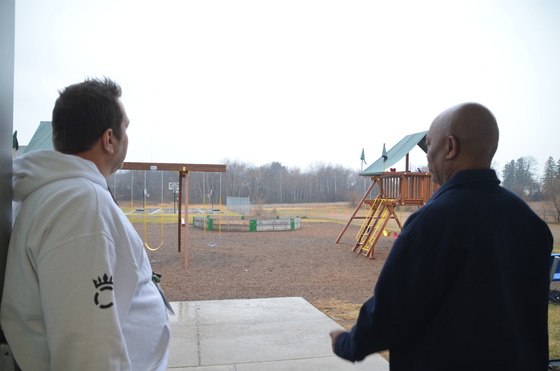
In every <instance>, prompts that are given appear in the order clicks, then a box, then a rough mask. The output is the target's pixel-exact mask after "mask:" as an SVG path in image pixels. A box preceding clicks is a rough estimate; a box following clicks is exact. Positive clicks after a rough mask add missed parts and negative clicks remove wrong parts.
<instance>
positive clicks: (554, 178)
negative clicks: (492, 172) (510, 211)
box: [502, 156, 560, 223]
mask: <svg viewBox="0 0 560 371" xmlns="http://www.w3.org/2000/svg"><path fill="white" fill-rule="evenodd" d="M537 165H538V163H537V160H536V159H535V158H534V157H533V156H525V157H520V158H518V159H517V160H511V161H510V162H508V163H506V164H505V165H504V167H503V170H502V185H503V186H504V187H505V188H507V189H509V190H510V191H512V192H513V193H515V194H516V195H518V196H519V197H521V198H523V199H524V200H526V201H543V200H545V201H550V203H551V205H552V209H553V213H554V215H553V219H554V221H555V222H556V223H560V159H559V160H554V158H553V157H549V158H548V159H547V160H546V162H545V165H544V171H543V174H542V176H541V177H540V179H539V178H538V176H537V170H536V169H537Z"/></svg>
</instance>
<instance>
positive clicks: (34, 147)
mask: <svg viewBox="0 0 560 371" xmlns="http://www.w3.org/2000/svg"><path fill="white" fill-rule="evenodd" d="M45 149H53V143H52V124H51V122H50V121H41V123H39V127H38V128H37V130H36V131H35V134H33V137H32V138H31V140H30V141H29V144H28V145H27V147H25V151H24V152H23V153H27V152H33V151H42V150H45Z"/></svg>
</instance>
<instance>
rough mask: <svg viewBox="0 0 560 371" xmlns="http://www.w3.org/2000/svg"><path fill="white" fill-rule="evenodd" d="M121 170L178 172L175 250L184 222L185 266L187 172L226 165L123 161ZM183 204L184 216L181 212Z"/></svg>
mask: <svg viewBox="0 0 560 371" xmlns="http://www.w3.org/2000/svg"><path fill="white" fill-rule="evenodd" d="M122 169H123V170H146V171H150V170H152V171H155V170H162V171H174V172H178V173H179V198H178V200H179V207H178V210H179V213H178V217H177V224H178V228H177V231H178V232H177V241H178V242H177V250H178V251H179V252H181V226H182V224H184V241H183V243H184V244H183V246H184V251H183V265H184V267H185V268H186V267H187V266H188V264H189V254H188V252H189V249H188V243H189V242H188V241H189V239H188V231H189V230H188V223H182V220H183V219H184V220H188V219H189V177H188V175H189V172H193V171H200V172H220V173H223V172H225V171H226V165H208V164H177V163H161V162H160V163H153V162H125V163H124V164H123V166H122ZM183 204H184V207H185V208H184V216H183V214H182V210H183V207H182V206H183Z"/></svg>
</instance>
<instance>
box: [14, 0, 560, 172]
mask: <svg viewBox="0 0 560 371" xmlns="http://www.w3.org/2000/svg"><path fill="white" fill-rule="evenodd" d="M15 66H16V67H15V102H14V103H15V112H14V130H18V137H19V141H20V143H21V144H26V143H28V142H29V140H30V139H31V137H32V135H33V133H34V132H35V130H36V128H37V126H38V124H39V121H50V119H51V112H52V107H53V104H54V101H55V100H56V97H57V95H58V90H59V89H62V88H63V87H65V86H66V85H69V84H72V83H75V82H79V81H82V80H83V79H84V78H86V77H88V76H91V77H101V76H108V77H110V78H112V79H114V80H116V81H117V82H119V83H120V84H121V86H122V88H123V97H122V100H123V103H124V105H125V107H126V109H127V112H128V116H129V117H130V119H131V125H130V128H129V138H130V139H129V140H130V144H129V152H128V157H127V160H128V161H148V162H180V163H200V164H202V163H209V164H216V163H223V161H224V160H225V159H229V160H237V161H241V162H245V163H248V164H253V165H263V164H266V163H270V162H272V161H277V162H281V163H282V164H283V165H285V166H288V167H290V168H292V167H298V168H300V169H302V170H305V169H307V168H308V167H309V166H310V165H313V164H317V163H324V164H333V165H342V166H344V167H349V168H353V169H356V170H360V165H361V162H360V154H361V151H362V148H364V151H365V157H366V161H367V162H368V163H372V162H373V161H375V160H376V159H377V158H378V157H379V156H380V155H381V152H382V148H383V143H386V145H387V149H389V148H391V147H392V146H393V145H394V144H396V143H397V142H398V141H399V140H400V139H401V138H402V137H404V136H405V135H407V134H411V133H416V132H420V131H424V130H428V128H429V125H430V123H431V122H432V120H433V118H434V117H435V116H436V115H437V114H438V113H440V112H441V111H442V110H444V109H446V108H448V107H450V106H452V105H455V104H457V103H461V102H465V101H476V102H480V103H482V104H484V105H486V106H487V107H489V108H490V109H491V110H492V111H493V112H494V114H495V115H496V117H497V119H498V124H499V126H500V136H501V138H500V145H499V148H498V153H497V155H496V157H495V163H496V165H497V167H498V169H499V170H501V169H502V168H503V165H504V164H505V163H506V162H508V161H510V160H512V159H517V158H519V157H522V156H528V155H531V156H534V157H535V158H536V159H537V161H538V162H539V165H540V166H539V172H540V171H541V170H540V169H541V168H542V165H543V164H544V162H545V161H546V159H547V158H548V156H553V157H554V158H555V160H558V159H560V144H559V139H560V136H559V133H560V1H557V0H513V1H506V0H503V1H498V0H478V1H473V0H468V1H449V0H441V1H433V0H427V1H415V0H410V1H371V0H369V1H352V0H330V1H329V0H294V1H291V0H282V1H279V0H278V1H267V0H254V1H249V0H242V1H237V0H225V1H209V0H196V1H189V0H159V1H142V0H130V1H127V0H96V1H90V0H72V1H70V0H18V1H17V2H16V45H15ZM411 163H412V164H413V165H414V166H420V165H424V164H425V163H426V160H425V155H424V154H423V152H421V151H419V150H415V151H413V152H412V153H411ZM398 170H403V169H400V168H399V169H398ZM538 175H539V176H540V175H541V174H540V173H539V174H538Z"/></svg>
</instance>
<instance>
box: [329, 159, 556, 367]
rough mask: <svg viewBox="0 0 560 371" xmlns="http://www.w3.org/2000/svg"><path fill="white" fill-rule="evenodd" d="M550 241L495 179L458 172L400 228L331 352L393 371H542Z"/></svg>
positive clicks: (491, 174) (487, 172)
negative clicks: (374, 359) (373, 358)
mask: <svg viewBox="0 0 560 371" xmlns="http://www.w3.org/2000/svg"><path fill="white" fill-rule="evenodd" d="M552 243H553V239H552V235H551V233H550V230H549V228H548V226H547V225H546V223H544V222H543V221H542V220H541V219H540V218H539V217H538V216H537V215H536V214H535V213H534V212H533V211H532V210H531V209H530V208H529V207H528V206H527V204H526V203H525V202H523V201H522V200H521V199H519V198H518V197H517V196H515V195H514V194H513V193H511V192H509V191H508V190H506V189H505V188H503V187H501V186H499V180H498V178H497V177H496V174H495V172H494V171H493V170H468V171H461V172H458V173H457V174H455V175H454V176H453V177H452V178H451V179H449V180H448V181H447V182H446V183H445V184H444V185H443V186H442V187H440V188H439V189H438V191H437V192H436V193H435V194H434V195H433V196H432V198H431V199H430V201H429V202H428V203H427V204H426V205H425V206H424V207H422V208H421V209H419V210H418V211H417V212H415V213H414V214H412V215H411V216H410V217H409V218H408V220H407V221H406V223H405V225H404V228H403V230H402V232H401V234H400V235H399V237H398V239H397V240H396V241H395V244H394V245H393V247H392V250H391V253H390V254H389V257H388V258H387V261H386V263H385V265H384V267H383V270H382V271H381V274H380V276H379V280H378V282H377V285H376V287H375V290H374V295H373V297H372V298H370V299H369V300H368V301H366V302H365V303H364V305H363V306H362V308H361V310H360V314H359V317H358V320H357V323H356V326H354V328H353V329H352V330H351V331H350V333H345V334H342V335H341V336H339V338H338V339H337V342H336V346H335V351H336V354H338V355H339V356H340V357H342V358H345V359H348V360H351V361H359V360H362V359H363V358H365V357H366V356H367V355H368V354H371V353H374V352H378V351H380V350H385V349H389V350H390V367H391V370H407V371H408V370H508V371H510V370H530V371H535V370H546V369H547V364H548V325H547V316H548V290H549V284H550V282H549V264H550V253H551V250H552Z"/></svg>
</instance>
